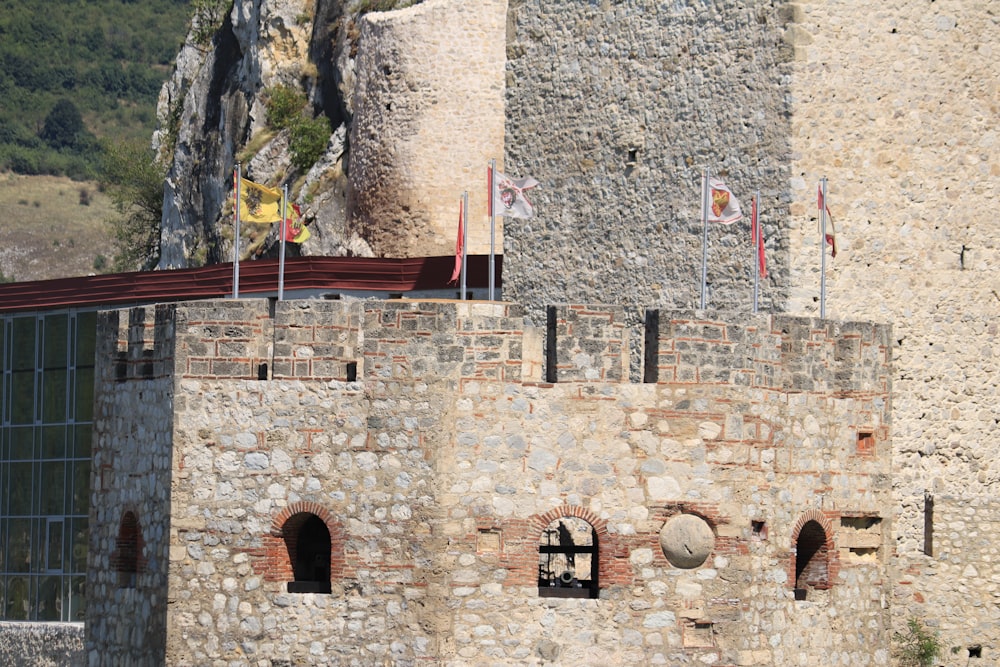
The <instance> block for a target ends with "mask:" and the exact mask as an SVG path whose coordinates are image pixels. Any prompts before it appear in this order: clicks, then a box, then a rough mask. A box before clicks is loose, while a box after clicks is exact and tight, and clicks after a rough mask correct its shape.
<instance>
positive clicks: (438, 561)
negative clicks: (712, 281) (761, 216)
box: [87, 300, 892, 665]
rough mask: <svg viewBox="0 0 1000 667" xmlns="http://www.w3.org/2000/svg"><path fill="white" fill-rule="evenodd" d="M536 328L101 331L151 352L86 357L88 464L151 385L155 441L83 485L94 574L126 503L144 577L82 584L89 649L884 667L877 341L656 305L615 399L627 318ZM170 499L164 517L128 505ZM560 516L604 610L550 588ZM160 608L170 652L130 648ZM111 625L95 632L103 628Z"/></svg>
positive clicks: (479, 316)
mask: <svg viewBox="0 0 1000 667" xmlns="http://www.w3.org/2000/svg"><path fill="white" fill-rule="evenodd" d="M546 312H547V324H546V327H545V328H544V329H533V328H525V326H524V310H523V308H521V307H520V306H516V305H513V304H501V303H481V302H480V303H474V302H469V303H462V302H454V301H437V302H433V301H432V302H415V301H408V300H402V301H377V302H373V301H327V302H317V301H290V302H268V301H266V300H241V301H232V300H226V301H215V302H197V303H188V304H178V305H176V306H169V307H159V308H157V309H153V308H140V309H133V310H131V311H116V312H110V313H107V314H105V315H104V316H103V317H102V327H108V328H110V329H115V330H119V331H121V332H122V335H119V336H116V337H114V340H116V341H118V342H117V345H118V347H119V349H121V350H122V351H128V350H134V351H136V353H137V356H136V357H135V358H136V359H139V360H142V361H141V364H140V365H138V366H136V367H134V368H133V367H130V366H128V365H127V364H125V363H124V362H125V361H127V358H132V357H131V356H129V357H127V358H126V357H122V358H116V356H115V355H113V354H102V355H101V360H100V362H99V363H101V364H102V368H101V369H99V374H98V376H99V377H100V378H101V380H100V386H99V394H101V395H102V396H106V397H107V398H106V399H102V402H101V405H102V406H103V407H102V411H101V420H102V422H101V423H102V424H107V425H108V428H102V429H100V431H99V434H98V440H99V442H98V443H97V448H98V449H97V451H98V456H99V457H100V458H101V460H102V461H104V460H113V461H120V462H122V465H123V466H124V465H126V464H127V465H132V464H134V465H136V466H141V465H142V464H140V462H138V461H134V460H133V459H132V458H130V457H131V454H130V452H132V451H133V450H134V447H135V442H136V441H137V440H138V439H142V438H143V437H150V438H151V439H152V441H153V442H159V440H160V431H161V429H159V428H155V429H152V430H151V431H150V432H148V433H147V432H145V431H144V430H143V429H145V428H146V424H149V423H153V424H158V423H160V421H159V418H157V419H154V420H152V422H151V421H150V419H149V417H150V415H147V414H144V413H143V411H142V408H141V406H143V405H147V403H146V401H145V400H143V399H142V398H141V397H140V395H139V394H140V392H148V391H155V392H156V397H157V400H156V403H157V405H159V406H160V408H159V409H163V410H169V409H170V407H168V406H171V405H172V409H173V419H172V423H171V424H170V426H169V429H168V430H169V431H170V432H171V434H172V440H173V450H172V459H171V464H170V467H169V469H167V468H166V467H165V466H162V461H161V459H162V456H161V455H160V450H159V448H156V447H154V448H153V452H152V453H153V456H151V457H150V461H148V462H147V463H146V464H145V467H139V468H138V469H137V470H136V471H135V473H134V474H131V475H125V474H122V472H123V470H124V469H127V468H123V469H114V470H110V469H109V470H107V471H106V475H107V476H108V479H107V480H106V481H104V482H102V484H101V486H100V487H99V488H97V489H95V491H94V498H93V500H94V505H93V510H92V511H93V513H94V514H95V515H97V516H100V517H104V519H103V520H102V521H100V522H95V531H96V532H99V533H100V534H97V535H95V536H94V537H93V538H92V540H91V542H92V548H93V552H92V554H91V557H92V558H93V559H94V561H93V562H95V563H102V564H107V566H108V567H105V566H102V567H101V568H99V569H101V570H105V569H109V570H114V569H115V568H114V566H113V564H114V562H115V561H114V550H115V549H120V546H119V545H118V544H116V543H115V541H114V540H112V539H110V534H109V531H108V530H107V529H106V528H105V525H111V526H114V527H115V528H117V526H118V525H119V522H118V521H116V520H114V515H116V514H120V513H122V512H123V511H125V510H126V508H134V509H135V510H136V512H137V514H139V515H140V516H139V523H140V524H141V526H142V533H143V534H142V539H143V540H144V541H145V542H146V544H147V545H148V546H147V549H146V553H149V554H151V556H150V557H149V558H148V560H147V561H146V562H142V563H140V565H139V569H140V572H139V576H138V578H137V579H136V583H135V586H134V587H131V588H129V587H127V586H121V585H119V586H117V587H115V586H112V585H110V582H107V581H105V580H104V579H102V580H101V581H100V582H97V584H98V585H97V586H94V587H92V589H91V590H92V598H91V602H90V604H89V606H88V619H87V621H88V622H87V629H88V644H87V646H88V650H89V651H90V655H91V656H118V659H120V658H121V656H124V655H128V656H129V658H130V660H131V661H133V662H132V664H163V663H166V664H177V665H182V664H204V665H215V664H219V665H223V664H226V665H237V664H238V665H286V664H332V663H335V664H381V663H391V664H397V665H407V664H417V663H429V664H442V665H466V664H487V663H489V664H542V663H549V664H584V663H587V664H593V663H594V662H595V661H599V662H606V663H607V664H625V663H634V664H680V663H682V662H690V661H696V662H698V663H699V664H706V665H733V664H741V665H792V664H796V665H798V664H818V663H819V662H822V661H824V660H827V659H829V658H830V656H833V657H834V658H835V659H836V661H837V662H838V664H852V665H886V664H888V648H887V642H888V634H889V633H888V630H889V620H890V619H889V609H888V606H887V600H888V595H889V588H888V585H887V582H888V579H887V571H886V567H887V557H888V550H889V547H890V533H891V512H892V507H891V488H890V485H889V464H890V459H889V442H890V424H889V412H888V411H889V405H890V402H889V396H890V392H891V386H890V383H891V379H890V378H891V365H890V357H889V350H890V345H891V339H892V337H891V333H890V330H889V329H888V328H886V327H883V326H876V325H871V324H865V323H847V322H844V323H833V322H823V321H819V320H816V319H810V318H795V317H789V316H784V315H748V314H743V315H737V314H731V315H727V316H725V317H722V316H711V315H709V314H707V313H695V312H691V311H666V310H655V309H652V310H650V311H648V313H647V315H648V318H647V322H648V323H647V325H646V327H645V329H644V331H645V332H646V333H647V340H646V341H640V344H639V346H638V347H639V349H643V350H645V355H644V359H643V364H644V367H645V368H646V369H648V370H647V371H646V372H644V377H645V379H646V381H645V382H640V383H633V382H630V381H629V373H628V368H629V367H630V365H631V363H630V361H629V359H628V356H629V354H630V350H631V349H632V348H633V346H631V345H630V344H629V341H628V331H629V327H628V326H627V325H626V322H625V311H624V309H622V308H621V307H615V306H558V307H552V308H549V309H547V311H546ZM126 321H128V322H129V323H130V325H129V327H128V328H127V329H126V328H125V327H123V326H121V325H120V324H119V323H124V322H126ZM126 330H127V331H131V332H132V333H131V334H129V335H128V336H126V335H124V334H125V332H126ZM141 332H145V333H144V334H142V333H141ZM154 332H159V333H156V334H154ZM109 338H111V337H109ZM128 340H132V341H133V343H132V344H127V341H128ZM150 340H152V341H153V345H152V347H150V346H149V344H148V343H149V341H150ZM141 341H145V342H141ZM143 350H145V352H142V351H143ZM654 369H655V370H654ZM543 376H547V377H543ZM258 378H263V379H258ZM146 398H148V396H147V397H146ZM148 409H149V408H147V410H148ZM116 468H117V466H116ZM112 473H114V474H112ZM168 487H169V494H170V499H169V506H170V511H169V512H166V511H164V508H162V507H158V506H153V505H143V504H141V503H140V502H139V501H138V500H134V501H132V502H129V501H128V499H127V498H126V496H127V494H128V493H142V492H144V490H146V489H149V490H151V493H149V494H147V495H148V496H149V497H150V499H155V498H159V493H160V490H161V489H164V488H168ZM147 512H148V513H149V514H147ZM306 515H313V516H316V517H318V518H319V519H320V520H322V522H323V524H324V525H325V526H326V528H327V529H328V531H329V535H330V538H331V539H330V561H329V572H330V577H329V578H330V583H331V594H317V593H293V592H289V591H288V590H287V586H288V581H289V580H290V579H291V577H292V567H291V565H290V559H291V556H290V551H291V550H292V549H291V548H290V546H289V545H290V544H292V543H293V541H292V540H291V539H290V535H289V533H290V532H291V531H293V530H294V526H295V525H297V523H296V522H297V521H300V519H301V517H302V516H306ZM109 516H110V518H108V517H109ZM168 519H169V520H168ZM559 520H563V521H572V520H583V521H586V522H587V524H589V527H591V528H592V529H593V536H594V537H595V538H596V540H597V541H596V546H595V547H594V550H595V551H596V559H597V566H596V567H595V568H594V569H593V573H592V576H593V577H594V578H596V580H597V585H598V587H599V589H600V590H599V596H598V599H563V598H552V597H545V596H543V595H542V594H541V589H540V587H539V567H540V558H541V557H540V552H541V549H542V546H541V545H543V544H546V542H545V541H544V540H545V535H546V532H545V531H546V529H547V528H549V527H551V526H552V525H553V522H557V521H559ZM98 523H99V524H100V525H99V526H96V524H98ZM689 524H690V525H689ZM583 525H585V526H586V524H583ZM706 531H707V532H706ZM809 531H814V532H813V533H810V532H809ZM815 531H819V533H818V534H819V535H820V538H819V539H818V540H817V539H816V533H815ZM147 533H148V535H147ZM806 534H810V535H812V537H811V538H806V537H805V535H806ZM809 539H811V540H812V541H811V542H810V543H809V544H808V545H807V544H806V542H808V541H809ZM154 545H155V546H154ZM807 546H808V547H809V548H806V547H807ZM812 549H814V550H815V551H816V552H817V554H816V555H815V556H814V557H813V559H812V560H810V561H809V565H808V566H806V564H805V563H804V562H803V561H800V562H799V566H798V567H797V565H796V558H797V553H802V554H805V552H806V551H809V550H812ZM164 554H166V555H167V557H166V558H164V557H163V556H164ZM691 556H694V560H693V561H692V560H686V559H688V558H689V557H691ZM581 558H582V556H581ZM699 558H700V560H699ZM802 558H803V559H804V558H805V555H803V556H802ZM577 567H578V568H582V565H581V564H580V563H579V562H578V563H577ZM92 569H93V568H92ZM797 570H802V572H801V573H800V572H797ZM98 574H99V573H95V574H94V576H95V577H96V576H98ZM100 576H102V577H107V576H109V575H108V574H101V575H100ZM797 576H798V580H797ZM577 578H578V579H579V578H581V577H580V576H578V577H577ZM796 588H801V589H802V590H801V597H804V598H805V599H804V600H798V601H797V600H795V599H794V598H795V597H796V594H795V589H796ZM164 597H166V598H167V599H168V604H166V609H167V611H166V626H167V631H166V633H165V637H166V646H165V648H164V647H162V646H161V645H159V644H158V643H156V642H148V643H147V644H146V649H147V650H146V651H145V652H138V651H137V649H138V644H136V643H134V639H135V638H136V637H137V636H138V635H139V634H140V633H142V632H151V631H152V630H154V629H155V628H157V627H158V626H157V625H156V623H158V622H159V621H157V619H158V618H161V617H160V616H159V614H160V610H162V609H163V605H162V601H163V599H164ZM115 604H119V605H122V613H120V614H118V615H117V616H114V617H113V618H114V624H113V625H114V628H115V629H114V631H113V632H112V631H110V630H106V628H108V629H109V628H110V627H111V625H112V624H111V623H110V622H108V623H106V624H105V623H104V622H102V621H101V620H100V619H99V618H98V617H97V616H98V615H100V614H107V613H112V608H113V606H114V605H115ZM151 620H152V621H154V622H153V623H151ZM115 661H116V658H112V657H109V658H107V659H105V658H101V657H99V658H97V660H96V663H94V664H116V662H115ZM803 661H805V662H803Z"/></svg>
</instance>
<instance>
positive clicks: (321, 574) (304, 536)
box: [282, 512, 331, 593]
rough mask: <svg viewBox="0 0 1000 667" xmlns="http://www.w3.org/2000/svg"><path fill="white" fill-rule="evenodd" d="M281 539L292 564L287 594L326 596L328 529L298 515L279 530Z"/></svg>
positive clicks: (312, 516)
mask: <svg viewBox="0 0 1000 667" xmlns="http://www.w3.org/2000/svg"><path fill="white" fill-rule="evenodd" d="M282 537H283V539H284V541H285V548H286V549H287V550H288V560H289V561H290V562H291V564H292V574H293V576H294V581H289V582H288V592H289V593H329V592H330V591H331V586H330V529H329V528H327V526H326V524H325V523H323V520H322V519H320V518H319V517H318V516H316V515H315V514H312V513H309V512H300V513H298V514H294V515H292V516H291V517H290V518H289V519H288V521H286V522H285V524H284V526H282Z"/></svg>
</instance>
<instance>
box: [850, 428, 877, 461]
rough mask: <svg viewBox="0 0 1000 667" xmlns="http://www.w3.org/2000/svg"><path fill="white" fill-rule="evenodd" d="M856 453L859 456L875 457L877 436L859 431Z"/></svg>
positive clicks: (869, 432)
mask: <svg viewBox="0 0 1000 667" xmlns="http://www.w3.org/2000/svg"><path fill="white" fill-rule="evenodd" d="M855 453H856V454H857V455H858V456H875V434H874V433H872V432H871V431H858V442H857V448H856V449H855Z"/></svg>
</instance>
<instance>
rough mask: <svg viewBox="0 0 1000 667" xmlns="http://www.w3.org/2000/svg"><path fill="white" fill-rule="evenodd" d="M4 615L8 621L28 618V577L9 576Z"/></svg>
mask: <svg viewBox="0 0 1000 667" xmlns="http://www.w3.org/2000/svg"><path fill="white" fill-rule="evenodd" d="M3 615H4V619H6V620H8V621H26V620H28V577H7V597H6V599H5V600H4V614H3Z"/></svg>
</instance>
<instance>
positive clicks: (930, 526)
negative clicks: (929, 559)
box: [924, 493, 934, 556]
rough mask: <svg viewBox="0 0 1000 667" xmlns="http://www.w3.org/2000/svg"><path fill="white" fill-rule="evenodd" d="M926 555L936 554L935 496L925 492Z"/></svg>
mask: <svg viewBox="0 0 1000 667" xmlns="http://www.w3.org/2000/svg"><path fill="white" fill-rule="evenodd" d="M924 555H925V556H933V555H934V496H932V495H931V494H929V493H924Z"/></svg>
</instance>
